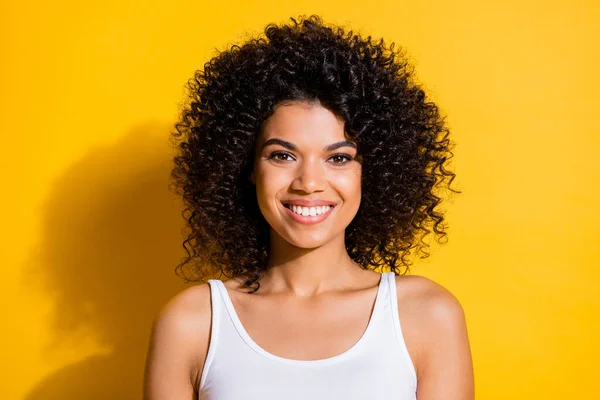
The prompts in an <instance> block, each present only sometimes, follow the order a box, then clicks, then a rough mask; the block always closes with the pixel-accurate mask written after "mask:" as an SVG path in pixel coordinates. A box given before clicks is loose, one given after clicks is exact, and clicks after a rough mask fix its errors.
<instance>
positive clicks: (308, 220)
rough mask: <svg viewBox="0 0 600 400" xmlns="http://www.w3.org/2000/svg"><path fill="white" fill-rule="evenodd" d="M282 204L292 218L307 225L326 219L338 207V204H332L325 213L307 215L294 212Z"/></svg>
mask: <svg viewBox="0 0 600 400" xmlns="http://www.w3.org/2000/svg"><path fill="white" fill-rule="evenodd" d="M282 206H283V208H284V209H285V211H286V212H287V213H288V215H289V216H290V218H292V219H293V220H294V221H296V222H299V223H301V224H306V225H313V224H318V223H319V222H323V221H325V219H326V218H327V217H329V214H331V212H332V211H333V209H334V208H335V207H337V206H331V208H330V209H329V210H327V212H326V213H325V214H321V215H312V216H311V215H308V216H306V217H305V216H304V215H300V214H296V213H295V212H293V211H292V210H290V209H289V208H287V207H286V206H284V205H283V204H282Z"/></svg>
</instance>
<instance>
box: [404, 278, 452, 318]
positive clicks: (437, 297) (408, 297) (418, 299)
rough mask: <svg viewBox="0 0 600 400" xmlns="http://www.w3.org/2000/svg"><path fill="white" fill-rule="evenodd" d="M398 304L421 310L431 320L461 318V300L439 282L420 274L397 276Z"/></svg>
mask: <svg viewBox="0 0 600 400" xmlns="http://www.w3.org/2000/svg"><path fill="white" fill-rule="evenodd" d="M396 290H397V294H398V304H399V305H401V306H402V307H403V308H411V309H415V310H416V311H419V313H420V314H421V315H423V316H424V317H426V319H427V320H429V321H431V322H433V323H434V322H435V320H438V321H448V320H455V319H461V318H462V315H463V308H462V306H461V304H460V302H459V300H458V299H457V298H456V296H454V294H452V293H451V292H450V291H449V290H448V289H446V288H445V287H444V286H442V285H440V284H439V283H437V282H435V281H433V280H431V279H429V278H426V277H424V276H420V275H398V276H396Z"/></svg>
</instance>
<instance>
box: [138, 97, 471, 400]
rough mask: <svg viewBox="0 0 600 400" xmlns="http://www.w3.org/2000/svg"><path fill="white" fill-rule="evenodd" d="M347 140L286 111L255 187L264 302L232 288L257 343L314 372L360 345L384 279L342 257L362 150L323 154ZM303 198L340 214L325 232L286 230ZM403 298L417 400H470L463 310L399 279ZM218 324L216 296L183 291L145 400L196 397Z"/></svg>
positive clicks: (151, 363) (304, 107)
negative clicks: (265, 245)
mask: <svg viewBox="0 0 600 400" xmlns="http://www.w3.org/2000/svg"><path fill="white" fill-rule="evenodd" d="M273 138H276V139H279V140H283V141H284V142H287V143H292V144H293V145H294V148H295V150H291V149H290V148H289V147H286V146H285V145H281V144H273V145H269V146H263V145H264V144H265V143H266V142H267V141H269V140H270V139H273ZM345 140H347V138H346V136H345V134H344V126H343V123H342V122H341V121H339V120H337V119H336V118H335V117H334V116H333V114H331V113H330V112H329V111H328V110H326V109H324V108H322V107H321V106H318V105H308V104H292V105H289V106H285V107H280V108H279V109H277V110H276V112H275V113H274V114H273V116H271V117H270V119H269V120H268V121H267V123H266V124H265V125H264V128H263V129H262V131H261V134H260V137H259V140H258V144H257V148H256V152H257V153H256V157H255V160H256V161H255V165H254V171H253V173H252V176H251V177H250V179H251V181H252V182H254V183H255V185H256V187H257V199H258V202H259V207H260V208H261V212H262V213H263V215H264V216H265V219H266V220H267V221H268V222H269V225H270V226H271V251H272V253H271V254H270V257H269V265H268V268H267V270H266V273H265V275H264V277H263V278H262V279H261V280H260V284H261V286H260V289H259V290H258V291H257V292H255V293H248V291H249V290H248V289H247V288H244V287H243V286H242V284H241V283H242V282H243V277H236V278H234V279H230V280H228V281H227V282H225V287H226V288H227V290H228V293H229V295H230V297H231V299H232V303H233V305H234V308H235V310H236V312H237V314H238V316H239V317H240V320H241V322H242V324H243V326H244V328H245V329H246V331H247V332H248V334H249V335H250V337H252V339H253V340H254V341H255V342H256V343H257V344H258V345H259V346H261V347H262V348H263V349H265V350H266V351H268V352H270V353H272V354H275V355H277V356H279V357H284V358H291V359H297V360H314V359H323V358H329V357H332V356H335V355H337V354H341V353H343V352H345V351H346V350H348V349H349V348H351V347H352V346H353V345H354V344H355V343H356V342H357V341H358V339H359V338H360V337H361V336H362V334H363V332H364V330H365V329H366V327H367V324H368V322H369V319H370V316H371V312H372V310H373V305H374V301H375V296H376V292H377V285H378V284H379V280H380V274H379V273H377V272H374V271H371V270H364V269H361V268H360V267H359V266H358V265H357V264H356V263H354V262H353V261H352V259H351V258H350V257H349V255H348V254H347V252H346V248H345V245H344V229H345V227H346V226H347V225H348V224H349V223H350V221H351V220H352V218H353V217H354V215H355V214H356V211H357V209H358V207H359V204H360V180H361V175H360V174H361V166H360V163H359V162H358V161H357V154H356V148H355V147H352V146H350V145H349V146H344V147H338V148H336V149H334V150H331V151H328V150H326V149H327V147H328V146H331V145H332V144H334V143H340V142H343V141H345ZM274 153H275V154H277V155H275V156H274ZM344 154H345V155H347V156H348V157H347V158H345V157H344ZM298 198H304V199H310V200H314V199H320V200H328V201H333V202H335V203H336V205H335V208H334V212H333V211H332V213H331V214H330V215H329V216H328V218H327V219H326V220H325V221H323V222H320V223H318V224H313V225H305V224H302V223H298V222H295V221H294V220H292V219H291V218H289V216H288V215H287V214H286V211H285V209H284V208H283V205H282V201H283V200H289V199H298ZM396 286H397V294H398V311H399V314H400V318H401V320H402V330H403V334H404V339H405V341H406V345H407V348H408V351H409V354H410V357H411V360H412V362H413V365H414V367H415V370H416V373H417V379H418V385H417V398H418V399H419V400H433V399H447V400H471V399H473V398H474V387H473V386H474V385H473V367H472V360H471V353H470V346H469V340H468V334H467V328H466V321H465V317H464V313H463V310H462V307H461V305H460V303H459V302H458V301H457V299H456V298H455V297H454V296H453V295H452V294H451V293H450V292H449V291H448V290H447V289H445V288H444V287H442V286H441V285H439V284H437V283H435V282H433V281H432V280H430V279H428V278H425V277H421V276H397V277H396ZM210 324H211V305H210V289H209V287H208V285H207V284H201V285H195V286H192V287H190V288H188V289H185V290H184V291H182V292H181V293H179V294H178V295H177V296H175V297H174V298H173V299H171V301H170V302H169V303H168V304H167V305H165V307H164V308H163V310H162V311H161V312H160V314H159V315H158V316H157V317H156V320H155V322H154V326H153V330H152V338H151V341H150V348H149V352H148V359H147V365H146V377H145V385H144V387H145V390H144V392H145V399H146V400H167V399H178V400H179V399H192V398H194V396H195V395H197V390H198V386H199V381H200V376H201V375H202V368H203V365H204V362H205V360H206V354H207V351H208V347H209V343H210ZM281 338H286V340H285V341H283V340H282V339H281ZM290 342H293V343H294V346H290V345H289V343H290Z"/></svg>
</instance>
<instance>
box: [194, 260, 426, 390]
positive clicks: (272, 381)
mask: <svg viewBox="0 0 600 400" xmlns="http://www.w3.org/2000/svg"><path fill="white" fill-rule="evenodd" d="M208 283H209V285H210V289H211V298H212V328H211V339H210V344H209V347H208V353H207V356H206V361H205V363H204V369H203V371H202V376H201V378H200V393H199V396H198V398H199V399H200V400H240V399H245V400H254V399H256V400H258V399H261V400H281V399H286V400H300V399H301V400H307V399H310V400H325V399H327V400H342V399H343V400H351V399H361V400H364V399H396V400H415V399H416V389H417V379H416V374H415V369H414V366H413V363H412V360H411V358H410V356H409V354H408V351H407V348H406V344H405V342H404V339H403V337H402V330H401V328H400V319H399V315H398V303H397V300H396V298H397V295H396V279H395V275H394V273H393V272H386V273H383V274H382V276H381V280H380V282H379V287H378V290H377V297H376V300H375V305H374V308H373V312H372V313H371V318H370V320H369V323H368V325H367V328H366V330H365V332H364V333H363V335H362V337H361V338H360V339H359V340H358V342H356V343H355V344H354V346H352V347H351V348H350V349H349V350H347V351H345V352H343V353H342V354H338V355H336V356H333V357H329V358H324V359H319V360H293V359H289V358H283V357H279V356H276V355H274V354H271V353H269V352H267V351H266V350H264V349H263V348H262V347H260V346H259V345H258V344H256V342H254V340H252V338H251V337H250V336H249V335H248V333H247V332H246V329H245V328H244V327H243V326H242V323H241V322H240V319H239V318H238V316H237V313H236V311H235V309H234V308H233V303H232V302H231V299H230V297H229V294H228V293H227V289H226V288H225V285H224V284H223V282H222V281H220V280H216V279H211V280H209V281H208Z"/></svg>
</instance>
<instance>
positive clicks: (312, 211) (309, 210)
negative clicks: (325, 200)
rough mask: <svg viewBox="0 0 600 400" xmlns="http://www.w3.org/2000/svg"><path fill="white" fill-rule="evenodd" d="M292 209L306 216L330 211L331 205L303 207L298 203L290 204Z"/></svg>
mask: <svg viewBox="0 0 600 400" xmlns="http://www.w3.org/2000/svg"><path fill="white" fill-rule="evenodd" d="M290 208H291V209H292V211H293V212H294V213H296V214H298V215H302V216H304V217H308V216H315V215H321V214H324V213H326V212H327V211H329V209H330V208H331V206H319V207H302V206H296V205H293V204H292V205H290Z"/></svg>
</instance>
